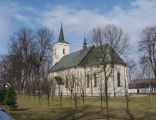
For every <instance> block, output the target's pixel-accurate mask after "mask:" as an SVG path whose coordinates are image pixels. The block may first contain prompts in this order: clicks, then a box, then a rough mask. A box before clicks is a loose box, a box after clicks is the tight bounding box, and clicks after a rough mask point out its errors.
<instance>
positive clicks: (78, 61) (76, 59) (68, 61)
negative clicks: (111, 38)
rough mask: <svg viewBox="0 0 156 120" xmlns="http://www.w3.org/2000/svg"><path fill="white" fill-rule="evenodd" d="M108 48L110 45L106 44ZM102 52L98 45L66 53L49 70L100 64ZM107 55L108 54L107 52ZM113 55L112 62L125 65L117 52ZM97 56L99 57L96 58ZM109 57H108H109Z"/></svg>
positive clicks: (108, 61) (108, 60)
mask: <svg viewBox="0 0 156 120" xmlns="http://www.w3.org/2000/svg"><path fill="white" fill-rule="evenodd" d="M106 46H108V44H107V45H104V46H103V47H106ZM108 48H109V49H110V46H108ZM101 53H102V52H100V49H99V48H98V47H94V46H92V47H89V48H86V49H82V50H79V51H77V52H74V53H71V54H68V55H66V56H64V57H63V58H62V59H61V60H60V61H59V62H58V63H56V64H55V65H54V66H53V67H52V68H51V69H50V72H55V71H60V70H64V69H68V68H71V67H76V66H80V67H84V66H92V65H98V64H102V63H100V61H99V60H100V59H99V58H102V54H101ZM108 55H110V54H109V53H108ZM113 55H114V56H113V57H114V63H115V64H122V65H126V64H125V62H124V61H123V60H122V59H121V58H120V57H119V56H118V54H117V53H114V54H113ZM98 57H99V58H98ZM109 58H110V57H109ZM109 58H108V59H107V61H106V62H107V63H110V62H111V61H110V59H109Z"/></svg>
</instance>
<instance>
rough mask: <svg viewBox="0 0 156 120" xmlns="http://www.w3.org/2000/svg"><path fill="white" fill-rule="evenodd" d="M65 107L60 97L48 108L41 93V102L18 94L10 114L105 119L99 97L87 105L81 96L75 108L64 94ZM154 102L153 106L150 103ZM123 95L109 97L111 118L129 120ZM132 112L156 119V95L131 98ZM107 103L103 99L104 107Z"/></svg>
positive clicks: (28, 119) (34, 119)
mask: <svg viewBox="0 0 156 120" xmlns="http://www.w3.org/2000/svg"><path fill="white" fill-rule="evenodd" d="M62 101H63V103H62V109H60V102H59V97H54V98H53V100H52V98H50V104H49V107H48V102H47V97H46V96H44V97H43V96H42V99H41V104H39V100H38V97H37V96H36V97H33V96H32V97H31V98H30V100H29V97H28V96H24V95H18V101H17V102H18V109H17V110H16V111H11V112H10V114H11V115H12V116H13V117H14V118H15V120H72V119H76V120H96V119H105V109H103V110H101V108H100V98H97V97H86V98H85V105H84V106H83V104H82V99H81V98H79V101H78V110H77V111H75V110H74V102H73V101H72V102H70V97H63V100H62ZM151 102H152V106H151ZM125 103H126V102H125V98H124V97H116V98H110V100H109V118H110V120H129V119H130V116H129V115H128V113H127V112H126V110H125V108H126V104H125ZM129 104H130V114H131V115H132V116H133V117H134V119H135V120H156V96H152V101H151V98H150V96H139V97H137V96H136V97H130V102H129ZM104 107H105V103H104V102H103V108H104Z"/></svg>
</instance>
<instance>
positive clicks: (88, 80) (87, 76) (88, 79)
mask: <svg viewBox="0 0 156 120" xmlns="http://www.w3.org/2000/svg"><path fill="white" fill-rule="evenodd" d="M87 87H89V75H87Z"/></svg>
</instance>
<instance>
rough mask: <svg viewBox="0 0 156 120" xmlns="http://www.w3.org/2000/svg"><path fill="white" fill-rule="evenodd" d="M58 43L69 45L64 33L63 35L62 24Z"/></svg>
mask: <svg viewBox="0 0 156 120" xmlns="http://www.w3.org/2000/svg"><path fill="white" fill-rule="evenodd" d="M58 42H62V43H67V44H69V43H68V42H66V41H65V40H64V33H63V27H62V24H61V29H60V34H59V39H58Z"/></svg>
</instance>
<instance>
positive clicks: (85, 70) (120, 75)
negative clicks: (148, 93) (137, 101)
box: [49, 26, 128, 96]
mask: <svg viewBox="0 0 156 120" xmlns="http://www.w3.org/2000/svg"><path fill="white" fill-rule="evenodd" d="M103 47H107V48H108V50H109V49H110V46H109V45H108V44H105V45H103ZM98 55H99V48H98V47H95V46H91V47H87V42H86V39H84V43H83V48H82V49H81V50H78V51H76V52H73V53H70V44H69V43H68V42H66V41H65V39H64V34H63V28H62V26H61V30H60V34H59V39H58V41H57V42H56V43H55V44H53V66H52V68H51V69H50V71H49V79H50V80H51V81H52V83H53V84H52V87H51V90H52V93H53V94H60V92H61V94H63V95H70V94H71V93H72V92H76V93H78V94H79V95H81V94H85V95H87V96H99V95H100V93H101V92H102V93H103V94H104V86H105V85H104V73H103V72H102V71H103V69H102V65H101V64H100V63H99V61H98V60H97V57H98ZM108 56H109V53H108ZM114 61H115V65H114V69H113V72H112V74H111V78H109V80H108V93H109V95H110V96H114V94H115V95H116V96H123V95H124V94H125V83H128V82H125V81H127V75H126V64H125V62H124V61H123V60H122V59H121V58H120V57H119V56H118V55H117V53H116V54H115V60H114ZM108 64H110V61H108ZM126 86H128V85H127V84H126Z"/></svg>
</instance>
